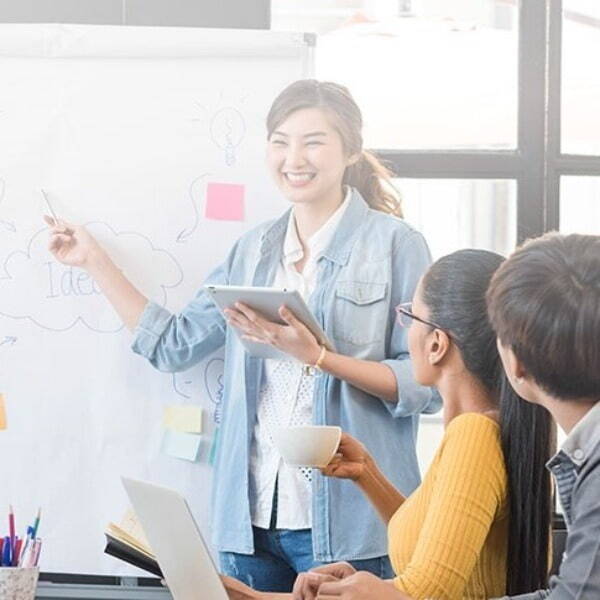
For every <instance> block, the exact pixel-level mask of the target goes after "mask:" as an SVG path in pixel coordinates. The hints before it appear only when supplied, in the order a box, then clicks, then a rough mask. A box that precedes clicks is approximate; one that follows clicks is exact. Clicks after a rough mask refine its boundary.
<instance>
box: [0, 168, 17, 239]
mask: <svg viewBox="0 0 600 600" xmlns="http://www.w3.org/2000/svg"><path fill="white" fill-rule="evenodd" d="M5 190H6V183H5V181H4V179H2V178H0V204H2V201H3V200H4V192H5ZM0 225H2V227H4V229H6V230H8V231H10V232H12V233H15V231H17V228H16V227H15V224H14V223H13V222H12V221H4V220H3V219H0Z"/></svg>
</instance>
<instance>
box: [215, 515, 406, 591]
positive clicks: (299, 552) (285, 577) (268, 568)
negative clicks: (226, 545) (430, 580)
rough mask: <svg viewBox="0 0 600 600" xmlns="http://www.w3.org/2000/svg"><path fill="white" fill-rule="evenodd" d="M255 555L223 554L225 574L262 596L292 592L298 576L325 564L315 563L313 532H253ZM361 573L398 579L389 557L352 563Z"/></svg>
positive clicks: (221, 559)
mask: <svg viewBox="0 0 600 600" xmlns="http://www.w3.org/2000/svg"><path fill="white" fill-rule="evenodd" d="M252 530H253V533H254V554H237V553H235V552H220V553H219V558H220V563H221V572H222V573H223V574H224V575H229V576H230V577H235V579H238V580H239V581H242V582H243V583H245V584H246V585H249V586H250V587H252V588H254V589H255V590H259V591H261V592H291V591H292V587H293V586H294V581H295V580H296V576H297V575H298V573H301V572H303V571H308V570H309V569H312V568H313V567H318V566H319V565H322V564H325V563H321V562H319V561H316V560H314V558H313V549H312V531H311V530H310V529H299V530H292V529H261V528H260V527H253V528H252ZM348 562H350V564H351V565H352V566H353V567H354V568H355V569H357V570H359V571H370V572H371V573H373V574H375V575H377V576H378V577H381V578H382V579H391V578H392V577H394V572H393V570H392V566H391V564H390V561H389V559H388V557H387V556H381V557H378V558H371V559H366V560H351V561H348Z"/></svg>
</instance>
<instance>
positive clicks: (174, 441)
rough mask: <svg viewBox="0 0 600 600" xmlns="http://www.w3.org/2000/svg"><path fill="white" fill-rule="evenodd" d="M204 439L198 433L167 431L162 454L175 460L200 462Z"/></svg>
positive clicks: (164, 434)
mask: <svg viewBox="0 0 600 600" xmlns="http://www.w3.org/2000/svg"><path fill="white" fill-rule="evenodd" d="M201 440H202V437H201V436H199V435H198V434H196V433H182V432H181V431H173V430H171V429H165V430H164V433H163V439H162V452H163V454H167V455H168V456H172V457H174V458H182V459H183V460H189V461H192V462H195V461H196V460H198V452H199V450H200V442H201Z"/></svg>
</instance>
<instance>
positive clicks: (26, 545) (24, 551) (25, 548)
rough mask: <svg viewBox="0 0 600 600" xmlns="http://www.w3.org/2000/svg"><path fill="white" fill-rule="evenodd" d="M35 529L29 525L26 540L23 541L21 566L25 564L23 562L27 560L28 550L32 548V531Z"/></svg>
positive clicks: (20, 558)
mask: <svg viewBox="0 0 600 600" xmlns="http://www.w3.org/2000/svg"><path fill="white" fill-rule="evenodd" d="M32 531H33V527H31V525H29V526H28V527H27V535H26V536H25V542H24V543H23V545H22V547H21V556H20V557H19V565H18V566H19V567H22V566H23V563H24V562H25V555H26V554H27V551H28V550H29V548H30V545H31V544H30V542H31V540H32V539H33V537H32V535H31V532H32Z"/></svg>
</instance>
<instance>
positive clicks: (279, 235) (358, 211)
mask: <svg viewBox="0 0 600 600" xmlns="http://www.w3.org/2000/svg"><path fill="white" fill-rule="evenodd" d="M351 191H352V193H351V197H350V199H349V202H348V205H347V207H346V208H345V209H344V212H343V215H342V217H341V219H340V223H339V225H338V227H337V229H336V231H335V233H334V235H333V238H332V239H331V241H330V242H329V244H328V246H327V248H326V249H325V251H324V252H323V256H325V257H327V258H328V259H330V260H331V261H332V262H334V263H338V264H340V265H345V264H346V263H347V262H348V260H349V258H350V253H351V250H352V246H353V245H354V242H355V241H356V238H357V231H358V228H359V227H360V225H361V224H362V223H364V220H365V217H366V215H367V213H368V211H369V206H368V205H367V203H366V202H365V200H364V199H363V197H362V196H361V194H360V192H359V191H358V190H356V189H355V188H351ZM291 212H292V208H289V209H288V210H287V211H286V212H285V213H284V214H283V215H282V216H281V217H279V218H278V219H277V220H276V221H275V222H274V223H273V224H272V225H271V226H270V227H269V228H268V229H267V230H266V231H265V233H264V234H263V236H262V239H261V252H262V253H263V254H267V253H269V252H274V251H278V252H280V251H281V245H282V244H283V240H284V236H285V233H286V231H287V227H288V223H289V220H290V213H291Z"/></svg>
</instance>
